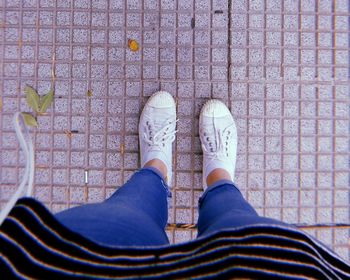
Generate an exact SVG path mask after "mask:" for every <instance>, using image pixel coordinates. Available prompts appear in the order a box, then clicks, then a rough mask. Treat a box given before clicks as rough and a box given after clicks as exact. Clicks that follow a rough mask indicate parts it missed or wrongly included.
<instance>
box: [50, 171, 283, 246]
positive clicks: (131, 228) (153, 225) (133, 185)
mask: <svg viewBox="0 0 350 280" xmlns="http://www.w3.org/2000/svg"><path fill="white" fill-rule="evenodd" d="M169 195H170V192H169V188H168V186H167V185H166V183H165V181H164V179H163V178H162V176H161V174H160V173H159V172H158V171H157V169H154V168H143V169H140V170H139V171H137V172H136V173H135V174H134V175H133V176H132V177H131V178H130V180H129V181H128V182H127V183H126V184H125V185H124V186H122V187H121V188H119V189H118V190H117V191H116V192H115V193H114V194H113V195H112V196H111V197H110V198H109V199H107V200H106V201H104V202H102V203H95V204H87V205H83V206H78V207H75V208H71V209H68V210H65V211H63V212H60V213H58V214H56V218H57V219H58V220H59V221H60V222H61V223H62V224H63V225H65V226H66V227H68V228H69V229H71V230H72V231H75V232H77V233H80V234H81V235H83V236H85V237H87V238H89V239H91V240H93V241H95V242H97V243H99V244H103V245H108V246H154V245H166V244H169V240H168V237H167V235H166V232H165V227H166V223H167V219H168V203H167V196H169ZM249 224H282V225H286V224H285V223H282V222H280V221H277V220H273V219H269V218H264V217H260V216H258V214H257V213H256V211H255V210H254V209H253V207H252V206H251V205H250V204H249V203H248V202H247V201H246V200H245V199H244V198H243V196H242V194H241V192H240V191H239V190H238V188H237V187H236V186H235V185H234V184H233V183H232V182H231V181H228V180H220V181H218V182H216V183H215V184H214V185H211V186H209V187H208V188H207V190H206V191H205V192H204V193H203V195H202V197H201V198H200V199H199V218H198V236H199V237H202V236H206V235H210V234H212V233H214V232H216V231H219V230H222V229H228V228H234V227H238V226H243V225H249Z"/></svg>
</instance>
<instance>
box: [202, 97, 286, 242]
mask: <svg viewBox="0 0 350 280" xmlns="http://www.w3.org/2000/svg"><path fill="white" fill-rule="evenodd" d="M199 134H200V139H201V143H202V148H203V187H204V190H205V192H204V194H203V195H202V197H201V198H200V200H199V218H198V236H204V235H208V234H211V233H213V232H216V231H219V230H222V229H225V228H232V227H237V226H243V225H250V224H260V223H265V224H266V223H267V224H284V223H282V222H280V221H277V220H273V219H269V218H265V217H260V216H258V214H257V213H256V211H255V210H254V209H253V207H252V206H251V205H250V204H249V203H248V202H247V201H246V200H245V199H244V198H243V196H242V194H241V192H240V191H239V189H238V188H237V187H236V186H235V185H234V184H233V178H234V172H235V163H236V151H237V129H236V125H235V122H234V119H233V117H232V115H231V112H230V111H229V110H228V108H227V107H226V105H225V104H224V103H222V102H221V101H219V100H209V101H208V102H207V103H206V104H205V105H204V106H203V108H202V110H201V114H200V118H199ZM207 186H209V187H207ZM284 225H285V224H284Z"/></svg>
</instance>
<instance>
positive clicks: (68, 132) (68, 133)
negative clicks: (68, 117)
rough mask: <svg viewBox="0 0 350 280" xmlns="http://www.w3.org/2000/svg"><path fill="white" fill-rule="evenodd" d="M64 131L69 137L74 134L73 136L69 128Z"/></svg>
mask: <svg viewBox="0 0 350 280" xmlns="http://www.w3.org/2000/svg"><path fill="white" fill-rule="evenodd" d="M64 133H65V134H66V135H67V137H68V138H72V136H73V133H72V132H71V131H70V130H68V129H65V130H64Z"/></svg>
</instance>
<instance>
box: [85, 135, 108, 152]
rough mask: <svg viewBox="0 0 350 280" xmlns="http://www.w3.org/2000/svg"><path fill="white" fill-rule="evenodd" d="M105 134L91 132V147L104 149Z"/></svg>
mask: <svg viewBox="0 0 350 280" xmlns="http://www.w3.org/2000/svg"><path fill="white" fill-rule="evenodd" d="M104 142H105V138H104V135H101V134H91V135H90V136H89V147H90V148H91V149H96V150H102V149H104V146H105V143H104Z"/></svg>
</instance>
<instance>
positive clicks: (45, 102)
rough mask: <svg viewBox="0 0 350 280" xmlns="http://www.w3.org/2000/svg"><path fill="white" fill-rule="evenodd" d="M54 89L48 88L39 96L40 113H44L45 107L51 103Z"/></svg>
mask: <svg viewBox="0 0 350 280" xmlns="http://www.w3.org/2000/svg"><path fill="white" fill-rule="evenodd" d="M53 96H54V91H53V89H50V91H49V92H48V93H47V94H45V95H44V96H43V97H41V102H40V113H45V112H46V110H47V108H48V107H49V106H50V105H51V103H52V101H53Z"/></svg>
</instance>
